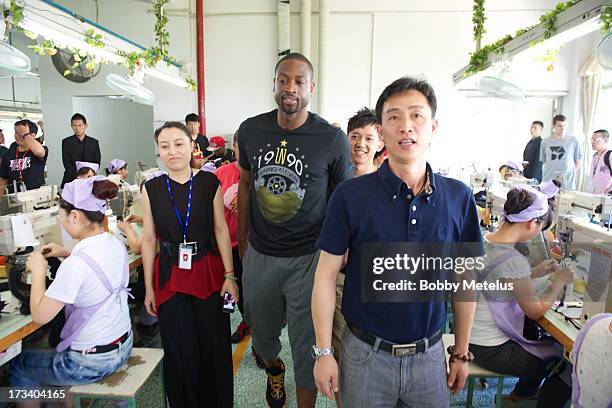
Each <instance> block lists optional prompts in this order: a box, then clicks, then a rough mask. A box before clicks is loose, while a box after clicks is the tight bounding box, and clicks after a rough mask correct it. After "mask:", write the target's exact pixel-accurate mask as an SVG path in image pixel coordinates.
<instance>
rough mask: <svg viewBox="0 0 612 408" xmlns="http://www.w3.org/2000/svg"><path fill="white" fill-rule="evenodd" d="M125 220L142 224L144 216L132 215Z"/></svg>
mask: <svg viewBox="0 0 612 408" xmlns="http://www.w3.org/2000/svg"><path fill="white" fill-rule="evenodd" d="M125 221H127V222H135V223H136V224H142V217H141V216H140V215H130V216H128V217H127V218H126V219H125Z"/></svg>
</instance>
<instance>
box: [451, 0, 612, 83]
mask: <svg viewBox="0 0 612 408" xmlns="http://www.w3.org/2000/svg"><path fill="white" fill-rule="evenodd" d="M580 1H581V0H570V1H568V2H561V3H559V4H557V6H556V7H555V8H554V9H553V10H551V11H549V12H548V13H546V14H543V15H541V16H540V22H541V23H542V25H543V27H544V38H545V39H549V38H550V37H552V36H553V34H554V33H555V31H556V30H555V23H556V21H557V16H558V15H559V14H561V13H562V12H564V11H565V10H567V9H568V8H570V7H572V6H574V5H576V4H578V3H579V2H580ZM477 3H478V0H474V16H476V7H477ZM482 3H483V16H484V0H483V1H482ZM608 9H610V10H612V7H607V8H606V9H605V10H604V13H602V26H605V24H606V23H605V21H606V17H604V15H605V14H606V12H609V13H612V11H610V10H608ZM484 18H485V19H486V17H484ZM472 21H473V22H474V39H476V17H473V18H472ZM607 22H608V26H607V27H608V31H609V29H610V25H609V24H610V14H608V17H607ZM483 23H484V20H483ZM534 27H535V26H531V27H526V28H521V29H519V30H517V31H516V32H515V33H514V35H510V34H507V35H506V36H505V37H503V38H500V39H499V40H497V41H496V42H494V43H493V44H488V45H485V46H484V47H482V48H480V49H478V50H477V51H476V52H473V53H471V54H470V61H469V63H468V65H467V67H466V70H465V73H464V76H463V77H464V78H466V77H468V76H470V75H474V74H476V73H478V72H480V71H482V70H483V69H485V68H486V66H487V62H488V60H489V55H491V54H503V52H504V46H505V45H506V44H507V43H508V42H510V41H512V40H513V39H515V38H518V37H520V36H521V35H523V34H525V33H526V32H527V31H529V30H531V29H532V28H534ZM483 30H484V27H483ZM602 30H603V27H602ZM483 32H484V31H483ZM536 43H537V42H534V43H532V44H531V45H535V44H536Z"/></svg>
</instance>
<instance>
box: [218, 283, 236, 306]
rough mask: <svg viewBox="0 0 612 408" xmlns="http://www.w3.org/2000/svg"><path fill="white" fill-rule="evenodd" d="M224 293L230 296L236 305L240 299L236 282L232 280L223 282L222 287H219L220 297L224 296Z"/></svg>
mask: <svg viewBox="0 0 612 408" xmlns="http://www.w3.org/2000/svg"><path fill="white" fill-rule="evenodd" d="M225 292H227V293H229V294H230V295H232V297H233V298H234V300H235V301H236V303H238V300H239V298H240V295H239V294H238V285H236V282H234V281H233V280H232V279H225V282H223V286H221V297H223V296H224V295H225Z"/></svg>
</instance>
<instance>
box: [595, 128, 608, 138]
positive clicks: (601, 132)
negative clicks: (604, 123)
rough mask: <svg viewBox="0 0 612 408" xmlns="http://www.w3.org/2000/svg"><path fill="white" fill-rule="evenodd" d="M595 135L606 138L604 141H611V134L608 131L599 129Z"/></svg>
mask: <svg viewBox="0 0 612 408" xmlns="http://www.w3.org/2000/svg"><path fill="white" fill-rule="evenodd" d="M593 133H599V134H600V135H601V137H603V138H604V140H608V139H610V133H608V131H607V130H605V129H599V130H596V131H594V132H593Z"/></svg>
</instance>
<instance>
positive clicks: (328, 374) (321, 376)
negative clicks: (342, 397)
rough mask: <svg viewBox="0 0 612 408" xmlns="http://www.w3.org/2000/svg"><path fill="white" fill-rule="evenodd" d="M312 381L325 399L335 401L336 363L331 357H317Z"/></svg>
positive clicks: (336, 389)
mask: <svg viewBox="0 0 612 408" xmlns="http://www.w3.org/2000/svg"><path fill="white" fill-rule="evenodd" d="M313 374H314V380H315V385H316V386H317V389H318V390H319V392H320V393H321V394H323V395H325V396H326V397H327V399H330V400H332V401H333V400H335V399H336V395H335V394H336V393H338V392H339V388H338V363H337V362H336V359H335V358H334V356H333V355H331V354H330V355H327V356H323V357H319V358H318V359H317V361H315V363H314V369H313Z"/></svg>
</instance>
